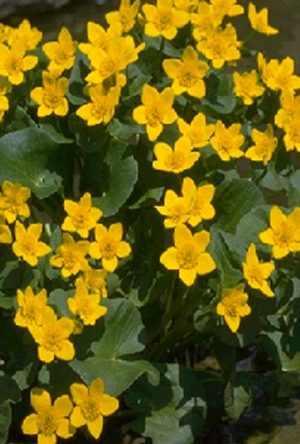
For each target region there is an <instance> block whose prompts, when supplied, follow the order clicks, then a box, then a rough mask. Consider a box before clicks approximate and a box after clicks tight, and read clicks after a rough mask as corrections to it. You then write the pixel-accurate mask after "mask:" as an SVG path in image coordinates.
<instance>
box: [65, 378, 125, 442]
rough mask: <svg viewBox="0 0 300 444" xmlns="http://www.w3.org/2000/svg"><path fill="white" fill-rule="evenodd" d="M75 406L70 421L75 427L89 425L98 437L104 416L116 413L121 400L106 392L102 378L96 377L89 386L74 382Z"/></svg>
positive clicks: (72, 390) (88, 427)
mask: <svg viewBox="0 0 300 444" xmlns="http://www.w3.org/2000/svg"><path fill="white" fill-rule="evenodd" d="M70 391H71V394H72V398H73V401H74V403H75V404H76V406H75V407H74V409H73V411H72V413H71V417H70V421H71V424H72V425H73V426H74V427H82V426H84V425H86V426H87V429H88V431H89V432H90V434H91V435H92V436H93V437H94V438H95V439H98V438H99V436H100V435H101V432H102V429H103V416H108V415H111V414H112V413H114V412H115V411H116V410H118V408H119V401H118V400H117V399H116V398H113V397H112V396H110V395H107V394H106V393H104V384H103V381H102V379H100V378H98V379H95V380H94V381H93V382H92V383H91V385H90V386H89V387H87V386H85V385H84V384H78V383H74V384H72V385H71V387H70Z"/></svg>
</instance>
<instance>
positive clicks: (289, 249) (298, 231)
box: [259, 206, 300, 259]
mask: <svg viewBox="0 0 300 444" xmlns="http://www.w3.org/2000/svg"><path fill="white" fill-rule="evenodd" d="M259 238H260V240H261V241H262V242H263V243H264V244H268V245H272V253H273V256H274V258H275V259H281V258H283V257H285V256H287V255H288V254H289V253H295V252H299V251H300V208H295V209H294V210H293V211H292V212H291V213H290V214H289V215H288V216H286V215H285V214H284V213H283V212H282V211H281V210H280V208H279V207H277V206H275V207H272V209H271V212H270V227H269V228H267V229H266V230H265V231H262V232H261V233H259Z"/></svg>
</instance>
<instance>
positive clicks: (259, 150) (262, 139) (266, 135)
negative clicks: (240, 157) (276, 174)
mask: <svg viewBox="0 0 300 444" xmlns="http://www.w3.org/2000/svg"><path fill="white" fill-rule="evenodd" d="M251 138H252V140H253V142H254V143H255V145H253V146H250V148H248V150H247V151H246V153H245V157H247V158H248V159H251V160H253V161H255V162H260V161H262V162H263V164H264V165H267V163H268V162H269V161H270V160H271V158H272V155H273V153H274V151H275V149H276V147H277V143H278V140H277V138H276V137H274V133H273V127H272V125H270V124H268V125H267V129H266V131H258V130H256V129H253V130H252V131H251Z"/></svg>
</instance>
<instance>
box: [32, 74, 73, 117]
mask: <svg viewBox="0 0 300 444" xmlns="http://www.w3.org/2000/svg"><path fill="white" fill-rule="evenodd" d="M67 89H68V79H67V78H66V77H61V78H59V79H58V78H57V77H56V76H54V75H53V74H51V73H49V72H47V71H44V72H43V87H41V86H38V87H36V88H34V89H33V90H32V91H31V93H30V97H31V99H32V100H34V101H35V102H36V103H37V104H38V105H39V107H38V112H37V114H38V116H39V117H45V116H50V115H51V114H55V115H56V116H65V115H66V114H67V113H68V110H69V105H68V101H67V99H66V97H65V94H66V92H67Z"/></svg>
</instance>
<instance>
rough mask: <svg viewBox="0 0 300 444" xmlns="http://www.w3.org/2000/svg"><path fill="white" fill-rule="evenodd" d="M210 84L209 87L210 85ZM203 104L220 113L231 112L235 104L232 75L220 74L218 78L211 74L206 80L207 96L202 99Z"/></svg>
mask: <svg viewBox="0 0 300 444" xmlns="http://www.w3.org/2000/svg"><path fill="white" fill-rule="evenodd" d="M210 86H211V87H210ZM202 104H203V105H208V106H209V107H210V108H211V109H213V110H214V111H217V112H218V113H220V114H229V113H232V111H233V110H234V108H235V106H236V96H235V94H234V92H233V85H232V76H231V75H229V74H223V75H220V76H219V78H218V79H216V76H215V75H214V74H213V75H211V76H210V78H209V80H208V92H207V98H205V99H203V102H202Z"/></svg>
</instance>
